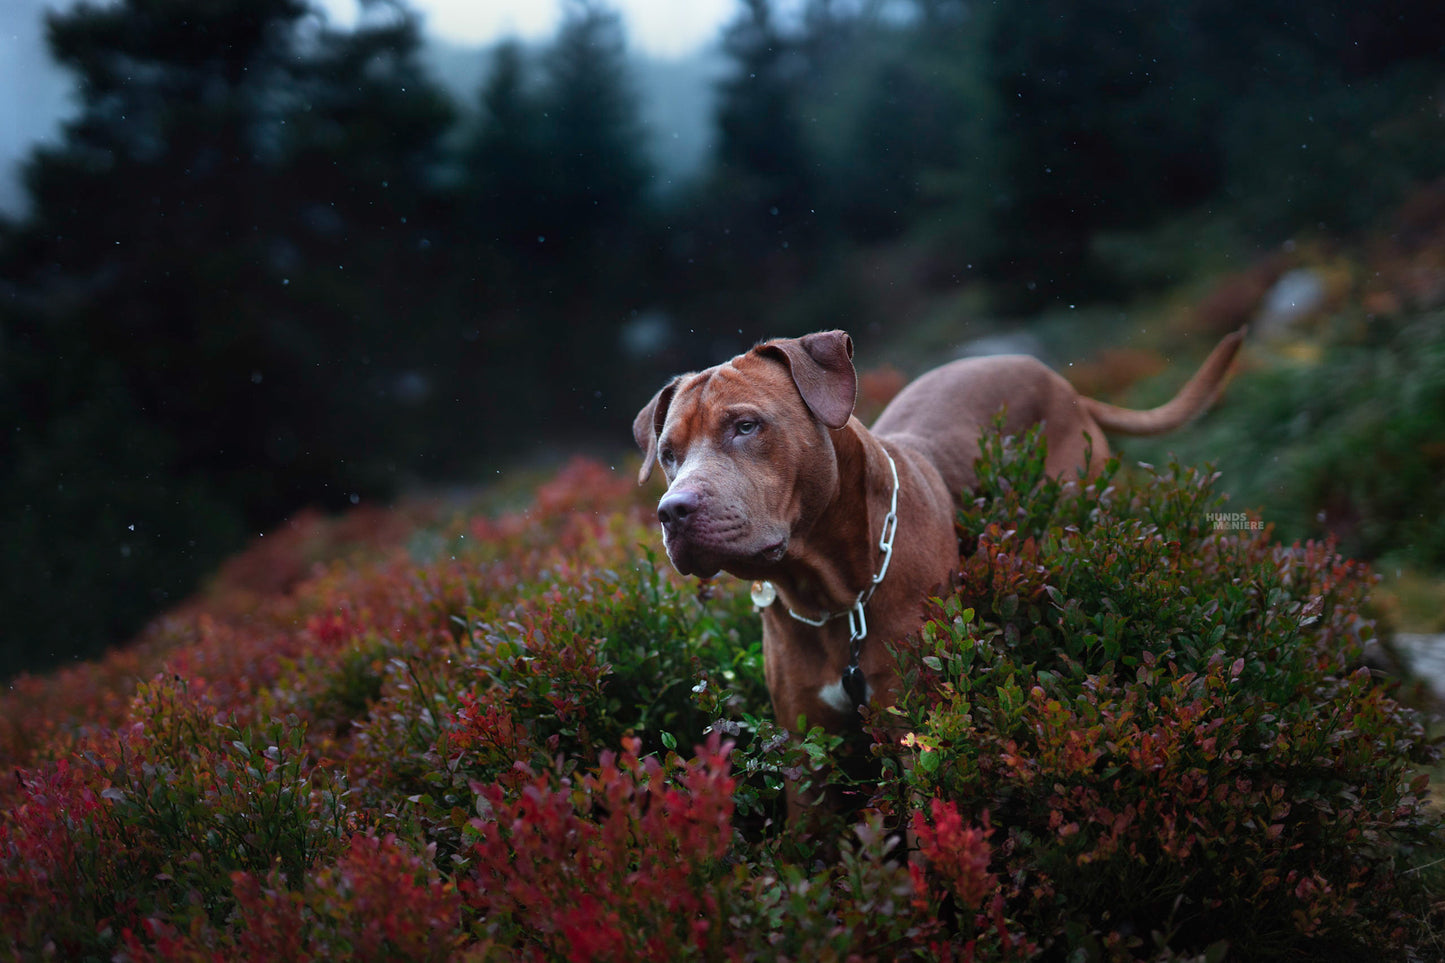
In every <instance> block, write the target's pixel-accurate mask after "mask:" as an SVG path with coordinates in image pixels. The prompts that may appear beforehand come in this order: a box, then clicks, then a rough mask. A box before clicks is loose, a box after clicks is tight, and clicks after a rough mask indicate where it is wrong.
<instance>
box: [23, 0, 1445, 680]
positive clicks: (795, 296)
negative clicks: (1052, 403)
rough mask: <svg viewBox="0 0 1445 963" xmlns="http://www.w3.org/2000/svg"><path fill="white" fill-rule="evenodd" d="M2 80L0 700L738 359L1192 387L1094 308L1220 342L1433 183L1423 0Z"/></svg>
mask: <svg viewBox="0 0 1445 963" xmlns="http://www.w3.org/2000/svg"><path fill="white" fill-rule="evenodd" d="M0 63H3V67H0V75H3V78H4V82H5V84H6V94H5V96H4V97H3V98H0V212H3V213H0V413H3V415H4V420H3V425H0V427H3V428H4V432H3V434H0V495H3V498H0V532H3V533H4V535H3V537H4V544H5V552H4V554H3V558H0V676H5V675H9V674H12V673H14V672H17V671H21V670H41V669H44V668H46V667H49V666H52V665H55V664H57V663H60V662H63V661H66V660H70V659H75V658H83V657H88V656H90V655H93V654H95V653H97V652H99V651H101V650H103V649H104V648H106V647H109V646H112V645H116V644H119V643H121V642H123V641H124V640H126V639H127V638H128V637H130V636H131V635H133V634H134V633H135V632H136V631H138V630H139V629H140V628H141V626H142V625H144V623H145V622H146V620H147V619H149V618H151V617H153V616H154V615H155V614H156V613H157V612H158V611H160V610H162V609H163V608H165V607H166V606H169V605H173V604H175V603H176V602H177V601H178V600H180V599H182V598H184V597H185V596H186V595H187V594H188V593H190V592H192V591H194V590H195V588H196V587H197V586H198V585H199V584H200V583H201V581H202V580H203V579H204V578H205V576H206V574H207V573H208V572H210V571H212V570H213V569H214V567H215V566H216V565H217V564H218V562H219V561H220V560H221V559H223V558H224V557H225V556H226V555H227V554H229V553H231V552H233V551H235V550H236V549H237V548H239V547H240V546H242V545H243V544H245V543H246V541H247V540H248V539H251V538H254V537H255V536H256V535H257V534H258V533H260V532H264V531H266V530H267V529H268V528H270V527H273V526H275V525H276V524H278V523H279V522H280V521H281V520H282V519H284V518H285V517H287V516H288V515H290V514H292V513H294V512H296V511H298V510H300V509H301V508H303V507H307V506H319V507H322V508H325V509H328V510H344V509H346V508H347V507H349V506H351V505H355V504H358V503H368V504H370V503H381V502H386V501H387V500H390V499H393V498H395V497H397V496H398V495H400V494H402V493H406V492H413V491H419V490H437V489H441V488H443V487H445V486H457V485H460V486H466V485H475V484H478V483H483V482H485V481H486V480H488V479H489V478H494V477H495V476H496V474H497V473H498V471H500V470H503V469H506V468H508V467H509V466H513V465H517V464H525V463H535V462H537V461H538V460H545V459H546V458H548V457H554V456H556V455H557V454H558V453H562V452H570V451H576V450H584V451H593V452H604V453H611V454H620V453H621V452H623V451H624V450H625V449H626V447H627V445H628V442H629V439H630V433H629V430H628V426H629V424H630V420H631V417H632V415H633V414H634V413H635V411H636V410H637V409H638V407H639V406H640V405H642V404H643V403H644V402H645V401H646V400H647V398H648V397H649V396H650V395H651V393H652V392H653V391H654V390H655V389H656V387H657V386H658V385H660V384H661V382H662V380H663V379H664V378H665V377H667V376H668V375H670V374H673V373H676V372H678V371H681V370H685V369H688V368H695V367H699V366H703V365H707V364H711V363H714V362H716V361H718V360H721V359H722V358H725V357H727V356H728V355H730V354H731V353H734V352H736V351H740V350H743V349H745V348H746V347H747V346H748V345H749V344H751V343H752V342H753V341H755V340H757V339H759V338H762V337H769V336H776V335H787V334H799V333H802V332H804V331H807V330H812V329H818V328H832V327H844V328H847V329H849V330H850V331H852V332H853V333H854V335H855V337H857V339H858V341H859V353H860V361H861V362H865V363H866V360H867V359H868V358H873V359H876V360H878V361H883V360H887V361H889V362H892V363H894V364H896V365H898V366H899V367H900V368H903V369H908V370H912V369H914V368H917V367H919V366H921V365H922V364H924V363H927V362H937V361H938V360H941V359H942V358H944V357H947V356H948V355H949V354H951V353H954V352H956V351H958V350H960V349H961V348H963V347H964V346H965V345H966V343H968V342H975V341H978V340H979V339H982V338H987V337H995V338H997V337H1004V338H1005V339H1012V340H1006V343H1008V344H1010V345H1014V346H1017V345H1019V344H1023V345H1024V346H1025V347H1026V348H1028V347H1030V346H1032V347H1033V349H1037V350H1039V351H1040V353H1044V354H1047V355H1051V357H1050V358H1049V360H1051V361H1054V362H1055V363H1058V362H1060V361H1071V360H1073V359H1075V358H1079V359H1083V358H1086V357H1088V356H1090V354H1091V353H1092V352H1095V351H1097V350H1099V349H1101V348H1105V347H1109V346H1113V345H1123V346H1127V345H1129V344H1132V343H1134V341H1135V340H1136V339H1138V338H1141V337H1144V338H1146V339H1152V340H1151V341H1150V345H1151V347H1153V348H1155V349H1157V350H1159V351H1161V352H1163V353H1164V354H1166V355H1169V356H1171V357H1172V356H1173V354H1174V353H1176V352H1181V353H1182V356H1184V357H1189V356H1190V352H1191V351H1195V350H1201V351H1202V349H1203V348H1205V347H1207V344H1208V343H1212V340H1213V339H1214V338H1215V337H1217V336H1218V335H1219V334H1221V333H1222V331H1223V330H1226V329H1227V327H1226V325H1227V324H1233V323H1237V322H1238V321H1239V320H1240V317H1238V316H1237V315H1238V314H1239V312H1233V313H1231V312H1230V311H1228V310H1223V309H1221V310H1220V311H1219V312H1217V313H1216V315H1211V316H1208V317H1204V318H1203V319H1202V320H1198V323H1197V324H1193V326H1192V327H1190V326H1188V325H1186V326H1184V327H1181V328H1175V329H1172V330H1169V331H1161V330H1159V327H1158V326H1157V325H1156V326H1150V325H1142V326H1141V324H1140V323H1139V322H1138V312H1137V309H1135V308H1131V307H1130V306H1131V305H1136V304H1138V303H1140V301H1141V299H1142V300H1148V299H1150V298H1156V299H1157V298H1162V297H1166V296H1168V292H1177V291H1179V290H1187V291H1197V290H1199V289H1198V288H1190V287H1189V285H1190V284H1191V283H1194V282H1195V281H1197V279H1200V278H1211V277H1218V276H1220V275H1222V274H1229V273H1230V272H1234V273H1238V274H1241V276H1244V277H1253V278H1256V279H1258V278H1260V277H1263V278H1264V280H1262V281H1259V283H1257V284H1255V287H1257V288H1258V289H1259V290H1258V291H1255V293H1254V294H1253V295H1252V297H1253V299H1254V300H1253V301H1252V302H1251V305H1253V304H1254V303H1257V302H1258V301H1259V299H1260V298H1261V297H1263V295H1264V293H1265V291H1266V290H1267V289H1268V287H1269V284H1271V283H1273V282H1274V281H1276V280H1277V279H1279V278H1280V276H1281V275H1283V274H1284V273H1285V271H1286V269H1287V268H1288V266H1289V265H1288V263H1286V261H1283V260H1281V257H1282V254H1281V252H1291V251H1296V250H1297V249H1298V247H1299V245H1300V244H1306V245H1308V244H1329V243H1345V242H1347V241H1348V240H1349V239H1358V238H1363V237H1366V236H1368V235H1369V234H1370V232H1372V231H1376V230H1379V229H1380V227H1379V226H1380V224H1381V223H1383V222H1384V220H1385V219H1387V218H1389V217H1391V216H1392V212H1398V211H1400V210H1401V209H1402V208H1401V205H1407V207H1408V205H1410V204H1411V203H1414V204H1415V206H1416V208H1419V207H1421V206H1422V205H1423V207H1424V208H1427V209H1431V210H1433V208H1429V204H1430V203H1433V202H1429V201H1428V198H1430V197H1433V196H1434V195H1433V194H1430V193H1429V192H1430V191H1431V190H1434V189H1435V188H1434V187H1433V186H1432V185H1436V184H1437V183H1438V181H1439V179H1440V178H1441V176H1442V175H1445V161H1442V147H1441V144H1442V143H1445V140H1442V136H1441V135H1442V133H1445V131H1442V97H1445V17H1441V16H1440V15H1439V10H1438V4H1437V3H1435V2H1424V0H1388V2H1383V3H1378V4H1374V5H1370V6H1369V7H1368V9H1367V8H1366V7H1364V6H1362V5H1359V4H1352V3H1344V2H1335V0H1325V2H1315V3H1308V4H1306V3H1302V2H1297V0H1268V2H1263V3H1256V4H1250V5H1248V6H1247V8H1240V9H1233V8H1226V7H1221V6H1220V5H1218V4H1211V3H1206V2H1202V0H1200V2H1185V3H1178V4H1170V5H1160V6H1149V5H1145V6H1143V7H1140V8H1137V9H1134V8H1125V7H1123V6H1121V5H1118V4H1112V3H1103V2H1083V3H1080V2H1074V0H1042V2H1032V3H1030V2H1024V0H997V2H990V3H983V2H973V0H856V2H846V0H798V2H794V3H789V4H786V5H783V6H781V7H779V6H777V5H775V4H774V3H772V2H770V0H740V2H738V3H737V5H736V8H735V11H734V13H733V14H732V16H731V17H730V18H729V19H728V21H727V22H726V23H725V25H724V27H723V29H722V31H721V32H720V33H719V35H718V37H717V39H716V41H715V42H714V43H712V44H709V45H707V46H706V47H704V48H703V49H701V50H699V51H698V52H697V53H695V54H693V55H690V56H688V57H685V58H674V59H659V58H655V57H645V56H641V55H639V54H637V53H636V52H635V51H634V50H633V49H632V48H631V46H630V43H629V37H628V35H627V31H626V29H625V26H624V23H623V21H622V20H621V19H620V18H619V16H618V15H617V14H616V13H615V12H614V11H613V10H612V9H611V8H609V7H608V6H607V5H605V4H604V3H601V2H589V0H569V2H567V3H565V4H563V16H562V19H561V22H560V24H559V26H558V29H557V31H556V33H555V34H554V35H553V36H551V37H547V38H544V39H541V40H538V41H536V42H528V43H525V44H523V43H517V42H512V41H504V42H500V43H497V44H492V45H487V46H485V47H466V46H461V45H457V44H454V43H446V42H442V41H440V40H437V39H435V38H429V37H427V36H426V35H424V33H423V32H422V30H421V29H420V27H419V24H418V21H417V19H416V18H415V17H414V16H413V14H412V13H411V11H410V10H409V8H408V7H407V6H406V5H405V3H403V2H380V3H375V4H371V5H368V6H367V8H366V11H365V13H364V14H363V15H362V16H361V17H360V18H359V19H358V21H357V22H356V23H355V24H346V25H339V24H336V23H333V22H332V21H330V20H328V19H327V18H326V16H325V15H324V14H323V13H322V12H320V11H319V10H317V9H314V8H312V7H310V6H308V4H307V3H306V2H304V0H213V2H209V3H206V4H196V3H193V2H189V0H115V2H109V3H104V4H96V5H90V6H86V5H81V6H74V7H72V6H65V7H59V8H56V9H54V10H52V9H51V8H50V7H49V6H48V5H46V4H44V3H42V2H40V0H10V2H7V3H6V4H5V5H4V6H3V7H0ZM1422 192H1425V193H1422ZM1421 197H1425V198H1427V201H1419V200H1416V201H1413V202H1412V200H1411V199H1412V198H1416V199H1418V198H1421ZM1411 223H1414V222H1411ZM1425 223H1426V228H1425V230H1426V231H1427V234H1428V236H1429V237H1431V238H1433V237H1435V235H1434V234H1429V233H1428V232H1429V231H1431V230H1434V229H1435V227H1434V226H1433V225H1436V224H1437V222H1436V221H1429V220H1428V218H1427V221H1426V222H1425ZM1387 230H1388V229H1387ZM1311 239H1332V240H1311ZM1431 243H1434V242H1433V241H1432V242H1431ZM1431 263H1433V262H1431ZM1251 272H1253V273H1251ZM1261 272H1263V273H1262V274H1261ZM1231 290H1232V289H1231ZM1251 290H1254V288H1251ZM1410 305H1413V306H1410ZM1410 305H1407V306H1406V307H1405V308H1401V309H1400V311H1403V312H1404V314H1403V315H1402V317H1403V319H1404V320H1401V321H1400V322H1399V324H1406V323H1407V322H1408V323H1417V324H1426V325H1428V326H1430V327H1431V330H1432V331H1433V330H1434V329H1435V328H1436V327H1438V321H1437V320H1435V319H1436V318H1437V317H1438V315H1430V314H1423V315H1422V314H1421V313H1420V312H1422V311H1426V310H1427V309H1431V310H1433V309H1434V308H1435V307H1438V302H1435V301H1431V300H1430V297H1428V296H1427V297H1424V298H1423V299H1422V300H1420V301H1419V303H1418V304H1416V303H1415V302H1411V303H1410ZM1131 311H1132V312H1134V313H1133V314H1132V315H1131ZM1396 313H1399V312H1396ZM1371 317H1372V318H1373V317H1375V315H1374V314H1371ZM1422 317H1423V318H1424V319H1425V320H1423V321H1422V320H1420V319H1421V318H1422ZM1392 323H1393V322H1392ZM1394 330H1395V329H1394V328H1391V329H1389V331H1388V332H1385V333H1381V332H1382V331H1385V329H1383V328H1380V327H1378V326H1376V327H1372V328H1370V332H1371V333H1370V334H1369V335H1368V337H1369V338H1375V339H1378V340H1381V341H1382V342H1383V341H1387V340H1389V338H1391V337H1393V336H1394V335H1393V334H1391V333H1390V332H1392V331H1394ZM1020 332H1024V333H1023V334H1021V333H1020ZM1021 338H1022V339H1024V340H1022V341H1021V340H1020V339H1021ZM1030 338H1031V339H1032V340H1028V339H1030ZM1105 380H1106V381H1107V379H1105ZM1395 380H1396V381H1398V380H1399V379H1398V378H1397V379H1395ZM1431 384H1433V382H1431ZM1431 390H1434V389H1431ZM1431 397H1432V398H1434V397H1435V396H1434V395H1431ZM1433 411H1434V409H1429V408H1427V409H1426V414H1427V415H1429V417H1433ZM1283 417H1284V415H1283V414H1281V418H1283ZM1291 417H1293V415H1291ZM1426 424H1428V418H1427V422H1426ZM1419 430H1421V431H1429V430H1433V429H1429V428H1428V427H1422V428H1420V429H1419ZM1372 432H1374V429H1372ZM1375 433H1376V434H1377V432H1375ZM1412 437H1413V436H1412ZM1423 445H1424V443H1423V442H1422V443H1421V444H1415V443H1413V442H1412V443H1411V445H1410V446H1408V450H1409V451H1410V452H1414V453H1415V454H1414V455H1410V456H1408V457H1410V458H1415V459H1416V460H1417V461H1418V460H1419V458H1426V461H1425V462H1421V463H1420V464H1419V465H1415V469H1418V470H1419V471H1422V472H1424V473H1425V474H1424V475H1423V476H1422V477H1424V478H1427V479H1431V478H1434V477H1435V476H1434V475H1432V474H1431V473H1430V472H1431V471H1432V469H1431V468H1430V465H1432V464H1434V463H1433V462H1429V461H1428V458H1435V457H1436V456H1435V455H1428V456H1420V455H1419V452H1420V451H1423V450H1424V447H1423ZM1219 447H1222V448H1228V447H1230V445H1227V444H1220V445H1219ZM1342 457H1343V456H1342ZM1349 457H1350V458H1356V456H1355V455H1353V454H1351V455H1350V456H1349ZM1411 464H1412V465H1414V462H1412V463H1411ZM1415 469H1412V470H1415ZM1402 477H1403V476H1402ZM1426 484H1427V485H1429V484H1434V485H1435V486H1436V490H1438V481H1435V482H1426ZM1417 487H1418V486H1417ZM1310 497H1313V498H1315V499H1316V501H1318V502H1319V505H1324V504H1325V503H1326V502H1329V504H1330V506H1331V508H1330V510H1331V511H1334V510H1335V509H1334V502H1333V501H1330V499H1334V498H1335V497H1336V496H1335V493H1334V492H1333V490H1330V491H1322V493H1317V497H1316V496H1310ZM1431 497H1436V496H1431ZM1295 501H1296V502H1298V503H1299V505H1300V506H1301V511H1300V517H1301V519H1303V520H1302V521H1301V522H1300V523H1299V532H1300V533H1303V534H1311V532H1310V531H1308V529H1309V527H1310V525H1311V524H1312V523H1311V521H1310V520H1311V519H1314V518H1316V517H1321V518H1323V517H1325V516H1324V514H1323V512H1324V509H1323V508H1320V507H1319V506H1317V505H1316V504H1315V503H1314V502H1310V501H1309V499H1307V498H1305V497H1304V496H1299V497H1297V498H1295ZM1432 504H1433V503H1432ZM1418 509H1420V504H1419V500H1418V498H1417V503H1416V504H1415V505H1414V506H1412V507H1411V508H1409V509H1408V511H1409V512H1414V511H1416V510H1418ZM1350 510H1351V511H1355V512H1356V513H1357V514H1358V513H1359V512H1360V511H1362V509H1360V508H1359V507H1358V506H1353V507H1350ZM1401 511H1406V510H1405V509H1401ZM1331 517H1337V516H1331ZM1416 524H1417V529H1418V523H1416ZM1356 529H1358V530H1359V531H1364V529H1362V528H1360V526H1359V525H1356ZM1382 537H1383V536H1382ZM1433 538H1434V536H1433V535H1432V536H1429V539H1433ZM1361 539H1362V540H1361V541H1359V542H1358V544H1357V545H1354V546H1352V547H1353V548H1355V549H1357V550H1359V551H1361V552H1363V553H1365V554H1372V553H1378V552H1379V551H1381V548H1380V543H1379V541H1378V540H1377V541H1376V542H1370V541H1368V540H1367V539H1364V536H1361ZM1429 539H1426V541H1429ZM1439 541H1440V542H1441V543H1442V544H1445V535H1442V537H1441V538H1440V539H1439ZM1434 544H1435V543H1434V542H1429V545H1428V546H1427V548H1426V549H1425V550H1424V554H1423V555H1422V556H1421V558H1423V559H1424V562H1423V564H1426V565H1436V564H1439V563H1440V562H1441V561H1445V559H1440V558H1437V556H1438V555H1445V549H1440V550H1438V551H1437V549H1436V548H1435V547H1433V546H1434Z"/></svg>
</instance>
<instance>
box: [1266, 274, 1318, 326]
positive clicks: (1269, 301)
mask: <svg viewBox="0 0 1445 963" xmlns="http://www.w3.org/2000/svg"><path fill="white" fill-rule="evenodd" d="M1328 296H1329V286H1328V285H1327V284H1326V283H1325V278H1324V276H1323V275H1321V274H1320V272H1319V271H1317V270H1315V269H1314V268H1295V269H1294V270H1292V271H1286V272H1285V273H1284V274H1283V275H1281V277H1280V279H1279V280H1278V281H1276V282H1275V283H1274V286H1273V287H1271V288H1270V289H1269V293H1268V294H1266V295H1265V296H1264V301H1263V303H1261V304H1260V306H1259V314H1258V316H1257V317H1256V318H1255V322H1254V323H1255V331H1256V332H1257V333H1258V334H1259V335H1260V336H1262V337H1273V336H1277V335H1281V334H1284V333H1286V332H1287V331H1288V330H1289V329H1290V328H1292V327H1294V326H1295V325H1296V324H1298V323H1299V322H1301V321H1303V320H1305V319H1307V318H1309V317H1311V316H1312V315H1314V314H1315V313H1316V312H1318V311H1319V310H1320V309H1321V308H1323V307H1324V306H1325V301H1326V300H1327V299H1328Z"/></svg>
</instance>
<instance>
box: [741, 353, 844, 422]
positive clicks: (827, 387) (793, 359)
mask: <svg viewBox="0 0 1445 963" xmlns="http://www.w3.org/2000/svg"><path fill="white" fill-rule="evenodd" d="M759 350H761V351H776V352H778V353H780V354H782V356H783V359H784V360H785V361H787V363H788V370H789V371H791V372H792V375H793V384H795V385H797V386H798V393H799V394H801V395H802V396H803V401H804V403H806V404H807V406H808V410H809V411H811V412H812V413H813V414H814V415H815V416H817V418H818V420H819V421H821V422H822V423H823V424H825V425H827V426H828V427H829V428H842V427H843V426H844V425H846V424H847V423H848V418H849V417H850V416H851V415H852V414H853V406H854V405H855V404H857V402H858V373H857V372H856V371H854V370H853V339H852V338H850V337H848V335H847V334H846V333H845V332H843V331H819V332H817V333H816V334H805V335H803V337H801V338H779V339H778V340H776V341H769V342H768V343H767V344H764V345H762V346H761V347H760V348H759Z"/></svg>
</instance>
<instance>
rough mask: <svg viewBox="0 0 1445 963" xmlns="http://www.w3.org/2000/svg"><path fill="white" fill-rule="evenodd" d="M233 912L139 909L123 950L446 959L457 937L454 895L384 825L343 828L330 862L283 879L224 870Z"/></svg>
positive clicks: (196, 955) (232, 956)
mask: <svg viewBox="0 0 1445 963" xmlns="http://www.w3.org/2000/svg"><path fill="white" fill-rule="evenodd" d="M232 887H233V894H234V897H235V905H236V910H235V915H234V916H233V918H232V920H231V921H230V922H229V923H228V924H227V925H224V926H220V927H215V926H196V927H192V928H191V929H190V930H188V931H185V932H182V931H179V930H177V929H176V928H174V927H173V926H171V925H169V924H167V923H164V922H162V921H160V920H157V919H154V918H152V919H148V920H146V921H145V924H144V938H143V937H142V934H141V933H137V932H135V931H127V932H126V933H125V934H124V937H125V944H126V955H127V956H128V957H129V958H130V959H131V960H133V961H135V963H148V961H151V960H155V961H161V960H165V961H191V960H194V961H201V960H212V959H226V960H246V961H248V963H307V961H312V960H315V961H327V960H340V959H346V960H357V961H376V963H385V961H390V960H408V961H418V963H424V961H433V960H434V961H443V960H447V959H451V958H452V955H453V953H454V951H455V950H456V949H457V946H458V944H459V942H460V940H461V934H460V923H461V899H460V897H459V896H458V894H457V892H456V889H455V887H453V886H451V885H449V884H447V883H445V882H443V881H442V880H441V879H440V877H439V875H438V873H437V871H436V867H435V866H434V865H433V864H432V862H431V859H430V854H429V853H423V854H418V853H415V852H413V851H412V850H410V849H409V848H407V847H406V846H405V845H403V844H402V843H400V842H399V841H398V840H397V838H396V837H395V836H394V835H387V836H384V837H377V836H353V837H352V839H351V842H350V845H349V847H348V849H347V850H346V852H345V853H343V854H342V855H341V857H340V858H339V859H338V860H337V861H336V862H335V863H332V864H330V865H327V866H323V867H321V868H319V869H317V870H316V871H315V872H313V873H311V874H309V875H307V877H306V878H305V880H304V882H303V883H302V885H301V886H300V887H296V888H288V886H287V880H286V879H285V877H284V876H283V874H281V873H280V872H279V871H272V872H271V873H270V874H269V875H268V876H267V878H266V879H265V880H264V881H263V880H261V879H260V878H258V877H257V876H256V875H255V874H254V873H249V872H237V873H235V874H233V876H232Z"/></svg>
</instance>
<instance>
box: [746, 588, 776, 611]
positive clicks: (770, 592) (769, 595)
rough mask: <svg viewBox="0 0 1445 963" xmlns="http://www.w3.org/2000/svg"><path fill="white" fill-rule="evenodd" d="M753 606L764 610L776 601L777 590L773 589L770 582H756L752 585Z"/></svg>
mask: <svg viewBox="0 0 1445 963" xmlns="http://www.w3.org/2000/svg"><path fill="white" fill-rule="evenodd" d="M752 596H753V604H754V605H756V606H757V607H758V608H760V609H765V608H767V607H768V606H769V605H772V604H773V603H774V602H776V601H777V599H778V590H777V589H775V588H773V583H772V582H763V581H758V582H754V583H753V591H752Z"/></svg>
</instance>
